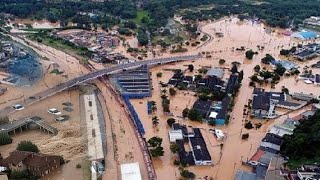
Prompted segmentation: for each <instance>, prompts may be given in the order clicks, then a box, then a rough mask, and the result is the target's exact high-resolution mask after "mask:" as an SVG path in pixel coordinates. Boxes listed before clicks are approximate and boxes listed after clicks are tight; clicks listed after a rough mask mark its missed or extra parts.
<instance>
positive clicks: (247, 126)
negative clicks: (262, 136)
mask: <svg viewBox="0 0 320 180" xmlns="http://www.w3.org/2000/svg"><path fill="white" fill-rule="evenodd" d="M244 128H246V129H252V128H253V124H252V123H251V121H248V122H246V123H245V124H244Z"/></svg>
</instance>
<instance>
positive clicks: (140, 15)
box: [133, 10, 149, 24]
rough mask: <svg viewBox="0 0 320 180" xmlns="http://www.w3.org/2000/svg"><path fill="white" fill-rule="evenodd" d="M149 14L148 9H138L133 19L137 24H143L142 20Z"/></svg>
mask: <svg viewBox="0 0 320 180" xmlns="http://www.w3.org/2000/svg"><path fill="white" fill-rule="evenodd" d="M148 16H149V13H148V12H147V11H144V10H138V11H137V17H136V18H134V19H133V21H134V22H135V23H136V24H141V20H142V19H143V18H144V17H148Z"/></svg>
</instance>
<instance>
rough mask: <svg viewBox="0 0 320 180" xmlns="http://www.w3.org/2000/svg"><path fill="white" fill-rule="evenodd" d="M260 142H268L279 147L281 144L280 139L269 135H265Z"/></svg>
mask: <svg viewBox="0 0 320 180" xmlns="http://www.w3.org/2000/svg"><path fill="white" fill-rule="evenodd" d="M262 141H263V142H269V143H272V144H275V145H279V146H280V145H281V144H282V139H281V137H280V136H277V135H275V134H271V133H267V134H266V136H265V137H264V138H263V139H262Z"/></svg>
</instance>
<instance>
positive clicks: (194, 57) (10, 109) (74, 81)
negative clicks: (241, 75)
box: [0, 55, 201, 116]
mask: <svg viewBox="0 0 320 180" xmlns="http://www.w3.org/2000/svg"><path fill="white" fill-rule="evenodd" d="M199 58H201V55H187V56H176V57H168V58H159V59H152V60H144V61H136V62H133V63H127V64H119V65H116V66H112V67H109V68H105V69H102V70H97V71H93V72H91V73H88V74H85V75H82V76H79V77H77V78H74V79H72V80H69V81H67V82H64V83H61V84H59V85H57V86H54V87H52V88H49V89H47V90H45V91H42V92H39V93H37V94H34V95H33V96H32V97H33V98H28V99H25V101H24V102H19V104H21V105H23V106H24V107H26V106H29V105H31V104H33V103H36V102H38V101H41V100H43V99H45V98H47V97H49V96H52V95H54V94H56V93H59V92H61V91H64V90H66V89H69V88H71V87H73V86H76V85H79V84H82V83H85V82H87V81H90V80H93V79H96V78H98V77H101V76H103V75H110V74H114V73H117V72H120V71H123V70H129V69H134V68H137V67H140V66H143V65H147V66H149V67H152V66H156V65H161V64H167V63H172V62H179V61H189V60H197V59H199ZM13 111H15V110H14V109H13V107H12V105H11V106H7V107H5V108H3V109H1V110H0V116H6V115H8V114H10V113H12V112H13Z"/></svg>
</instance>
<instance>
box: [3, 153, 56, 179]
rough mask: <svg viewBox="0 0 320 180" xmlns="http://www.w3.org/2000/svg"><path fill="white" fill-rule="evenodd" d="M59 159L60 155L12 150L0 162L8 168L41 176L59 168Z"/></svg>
mask: <svg viewBox="0 0 320 180" xmlns="http://www.w3.org/2000/svg"><path fill="white" fill-rule="evenodd" d="M61 161H62V157H61V156H55V155H48V154H41V153H34V152H27V151H13V152H11V153H10V155H9V156H8V157H7V158H5V159H2V160H1V161H0V164H1V166H4V167H7V168H8V169H10V170H18V171H22V170H28V171H29V172H30V173H31V174H32V175H33V176H38V177H42V176H45V175H47V174H49V173H50V172H51V171H53V170H55V169H59V168H60V164H61Z"/></svg>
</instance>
